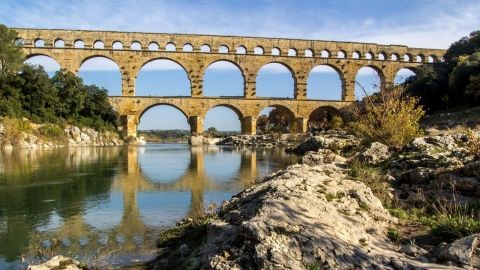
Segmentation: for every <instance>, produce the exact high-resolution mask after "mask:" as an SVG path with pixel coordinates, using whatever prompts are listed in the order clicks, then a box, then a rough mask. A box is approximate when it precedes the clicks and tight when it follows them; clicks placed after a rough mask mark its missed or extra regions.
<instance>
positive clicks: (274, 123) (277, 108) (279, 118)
mask: <svg viewBox="0 0 480 270" xmlns="http://www.w3.org/2000/svg"><path fill="white" fill-rule="evenodd" d="M294 120H295V114H294V113H293V112H292V110H290V109H289V108H288V107H285V106H283V105H277V104H273V105H269V106H268V107H265V108H263V109H262V111H260V113H259V115H258V118H257V132H259V133H266V132H272V131H274V132H281V133H291V132H293V127H294Z"/></svg>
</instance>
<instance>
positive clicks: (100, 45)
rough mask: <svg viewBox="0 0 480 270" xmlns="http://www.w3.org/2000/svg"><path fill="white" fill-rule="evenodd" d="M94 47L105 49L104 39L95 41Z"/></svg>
mask: <svg viewBox="0 0 480 270" xmlns="http://www.w3.org/2000/svg"><path fill="white" fill-rule="evenodd" d="M93 48H94V49H104V48H105V44H104V43H103V41H101V40H97V41H95V42H94V43H93Z"/></svg>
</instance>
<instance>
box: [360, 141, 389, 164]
mask: <svg viewBox="0 0 480 270" xmlns="http://www.w3.org/2000/svg"><path fill="white" fill-rule="evenodd" d="M390 155H391V153H390V152H389V151H388V146H386V145H384V144H382V143H379V142H373V143H371V144H370V146H369V147H367V148H366V149H365V150H364V151H363V152H361V153H359V154H358V155H357V156H356V159H358V160H360V161H363V162H366V163H369V164H373V165H375V164H378V163H380V162H382V161H384V160H386V159H388V158H389V157H390Z"/></svg>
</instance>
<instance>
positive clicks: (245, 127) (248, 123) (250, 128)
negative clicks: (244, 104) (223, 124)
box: [241, 116, 257, 135]
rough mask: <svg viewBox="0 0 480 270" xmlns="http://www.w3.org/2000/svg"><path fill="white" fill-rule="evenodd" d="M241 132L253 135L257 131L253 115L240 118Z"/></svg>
mask: <svg viewBox="0 0 480 270" xmlns="http://www.w3.org/2000/svg"><path fill="white" fill-rule="evenodd" d="M241 121H242V123H241V126H242V127H241V129H242V130H241V133H242V134H244V135H255V134H256V133H257V119H255V117H253V116H245V117H243V119H242V120H241Z"/></svg>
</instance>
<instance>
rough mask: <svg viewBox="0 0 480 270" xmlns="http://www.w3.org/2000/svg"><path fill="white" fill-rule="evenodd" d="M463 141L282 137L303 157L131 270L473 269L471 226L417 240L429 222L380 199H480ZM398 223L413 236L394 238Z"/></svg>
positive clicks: (181, 228)
mask: <svg viewBox="0 0 480 270" xmlns="http://www.w3.org/2000/svg"><path fill="white" fill-rule="evenodd" d="M476 135H477V136H479V138H480V132H478V131H477V132H476ZM269 140H271V138H269V137H268V136H266V137H259V136H244V135H237V136H230V137H228V138H226V139H223V140H219V141H215V142H214V143H215V144H226V145H252V146H267V147H270V145H269V143H268V142H269ZM300 140H302V142H301V143H298V141H300ZM471 140H472V138H471V137H469V136H468V135H467V134H441V135H436V136H424V137H420V138H417V139H415V140H414V141H413V142H412V143H410V144H408V145H407V146H405V147H403V148H402V149H389V148H388V147H387V146H385V145H382V144H380V143H372V144H369V145H363V144H362V143H361V142H360V141H359V140H358V139H357V138H355V137H354V136H352V135H349V134H346V133H344V132H327V133H324V134H320V135H316V136H313V135H311V134H310V135H304V136H303V137H297V138H291V137H290V138H288V137H287V136H285V139H283V140H281V144H282V145H287V146H288V145H289V146H290V147H289V148H288V151H289V152H292V153H296V154H298V155H301V156H302V158H301V164H296V165H292V166H290V167H288V168H286V169H284V170H281V171H278V172H275V173H272V174H270V175H268V176H266V177H265V178H263V179H261V180H258V181H257V182H256V183H255V184H254V185H252V186H251V187H250V188H247V189H246V190H244V191H243V192H241V193H239V194H237V195H235V196H233V197H232V199H230V200H229V201H228V202H224V203H223V204H222V205H221V206H220V207H218V208H216V207H213V208H211V209H209V211H207V212H206V213H205V215H204V216H203V217H200V218H199V219H198V220H191V219H189V220H184V221H182V222H179V224H178V226H177V227H175V228H172V229H171V230H168V231H166V232H164V233H162V234H161V236H160V239H159V242H158V247H159V256H158V258H157V259H156V260H154V261H152V262H150V263H148V264H146V265H142V266H137V268H140V269H142V268H144V269H478V268H479V267H480V234H479V233H478V232H477V233H472V234H470V235H463V236H462V237H459V236H457V237H455V238H452V239H451V240H448V241H444V240H441V241H440V239H434V241H433V240H432V241H429V242H428V243H425V242H422V240H421V239H422V237H423V238H425V237H426V238H432V239H433V238H435V237H434V236H431V233H433V232H432V231H433V229H432V231H428V230H427V231H422V229H424V227H422V225H421V223H420V222H418V221H415V222H408V224H409V225H408V226H411V224H413V225H414V229H411V228H410V227H408V226H406V225H405V223H406V222H405V220H403V219H402V218H400V217H399V216H398V215H396V214H395V212H394V211H392V208H391V207H392V206H386V205H384V204H382V203H384V198H380V197H378V189H380V190H381V192H383V193H384V194H387V200H391V201H395V202H396V203H397V204H401V205H402V206H403V207H404V208H405V209H408V208H415V207H418V206H421V205H427V204H430V203H431V201H430V199H432V198H433V199H438V200H439V202H440V203H442V204H443V205H455V206H457V207H458V206H462V205H470V204H472V203H478V201H479V200H478V198H479V196H480V159H479V157H478V156H476V155H475V154H472V153H471V152H470V150H469V146H470V143H472V142H471ZM199 141H201V143H202V145H203V144H205V141H203V138H202V139H199ZM207 143H208V141H207ZM279 144H280V143H279ZM277 145H278V144H277ZM358 164H363V165H362V166H370V167H368V169H369V170H370V169H375V170H379V172H380V171H381V173H380V174H379V177H381V179H382V181H383V182H384V184H385V185H384V186H380V187H374V186H372V185H369V184H368V183H367V182H366V181H365V179H362V177H364V176H363V175H360V176H356V177H355V176H354V174H353V173H352V172H353V170H354V167H355V166H358ZM376 189H377V190H376ZM382 189H383V190H382ZM387 208H388V209H387ZM394 210H395V209H394ZM402 226H403V227H405V228H403V227H402ZM415 226H416V227H415ZM405 229H410V230H413V233H412V232H410V235H409V233H405V236H401V235H400V236H399V235H397V234H399V230H400V231H402V230H405ZM420 233H423V235H416V234H420ZM464 234H465V233H464ZM32 269H35V268H32ZM39 269H41V268H39ZM72 269H75V268H72Z"/></svg>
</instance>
